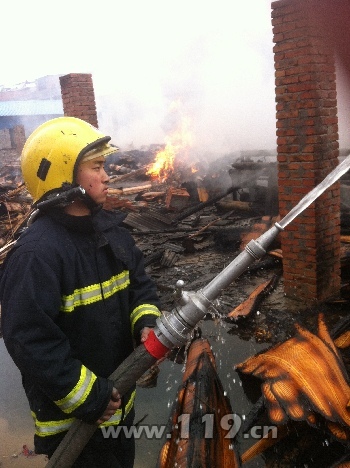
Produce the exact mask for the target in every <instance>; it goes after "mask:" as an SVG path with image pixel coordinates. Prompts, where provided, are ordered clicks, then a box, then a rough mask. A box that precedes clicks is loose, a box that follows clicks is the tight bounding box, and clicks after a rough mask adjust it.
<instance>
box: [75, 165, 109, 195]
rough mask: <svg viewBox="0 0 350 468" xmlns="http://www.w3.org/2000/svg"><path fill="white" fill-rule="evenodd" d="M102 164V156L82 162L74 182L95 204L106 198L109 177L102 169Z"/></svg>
mask: <svg viewBox="0 0 350 468" xmlns="http://www.w3.org/2000/svg"><path fill="white" fill-rule="evenodd" d="M104 164H105V159H104V157H98V158H96V159H92V160H90V161H86V162H82V163H81V164H79V166H78V171H77V176H76V182H77V183H78V184H79V185H81V186H82V187H83V188H84V189H85V190H86V193H87V194H88V195H90V197H91V198H92V199H93V200H94V202H95V203H97V204H101V203H102V204H103V203H104V202H105V201H106V198H107V186H108V182H109V177H108V175H107V173H106V171H105V169H104Z"/></svg>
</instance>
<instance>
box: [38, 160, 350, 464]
mask: <svg viewBox="0 0 350 468" xmlns="http://www.w3.org/2000/svg"><path fill="white" fill-rule="evenodd" d="M349 168H350V155H349V156H347V158H345V159H344V160H343V161H342V163H340V164H339V165H338V166H337V167H336V168H335V169H334V170H333V171H332V172H330V173H329V174H328V175H327V177H325V179H324V180H323V181H322V182H321V183H320V184H319V185H317V186H316V187H315V188H314V189H313V190H311V191H310V192H309V193H308V194H306V195H305V196H304V197H303V198H302V199H301V200H300V202H299V203H298V204H297V205H296V206H295V207H294V208H293V209H292V210H291V211H290V212H289V213H288V214H287V215H286V216H285V217H284V218H283V219H282V220H281V221H279V222H278V223H277V222H276V223H275V224H274V226H272V227H271V228H270V229H269V230H268V231H266V232H265V233H264V234H262V235H261V236H260V237H259V238H258V239H256V240H251V241H250V242H249V243H248V244H247V245H246V247H245V249H244V250H243V251H242V252H241V253H240V254H239V255H238V256H237V257H236V258H235V259H234V260H233V261H232V262H231V263H230V264H229V265H228V266H227V267H226V268H224V269H223V270H222V271H221V272H220V273H219V274H218V275H217V276H216V277H215V278H214V279H213V280H212V281H211V282H210V283H209V284H207V285H206V286H205V287H204V288H203V289H200V290H198V291H197V292H195V293H188V294H187V293H186V294H185V293H184V292H180V294H179V295H180V303H181V302H182V306H181V307H176V308H175V309H173V310H172V311H169V312H163V314H162V315H161V316H160V317H159V318H158V319H157V322H156V326H155V328H154V329H153V330H151V332H150V334H149V336H148V338H147V340H146V342H145V343H143V344H141V345H139V346H138V347H137V348H136V349H135V350H134V351H133V352H132V353H131V354H130V355H129V357H128V358H127V359H126V360H125V361H124V362H123V363H122V364H121V365H120V366H119V367H118V368H117V369H116V370H115V371H114V372H113V373H112V374H111V375H110V376H109V379H111V380H113V382H114V387H115V388H117V389H118V392H119V393H120V394H121V395H123V394H124V393H126V392H127V391H128V390H129V389H130V388H131V387H132V386H133V385H134V384H135V383H136V381H137V380H138V379H139V378H140V377H141V376H142V375H143V374H144V373H145V372H146V371H147V370H148V369H149V368H150V367H151V366H152V365H153V364H154V363H155V362H156V361H157V360H158V359H160V358H162V357H164V356H165V355H166V354H167V352H168V351H169V350H170V349H173V348H177V347H181V346H183V345H184V344H185V343H186V342H187V341H188V340H189V338H190V335H191V333H192V331H193V330H194V328H195V327H196V326H197V325H198V323H199V322H200V321H201V320H202V319H203V318H204V317H205V315H206V314H207V312H208V310H209V309H210V308H211V307H213V301H214V300H215V299H216V298H217V297H218V296H219V294H220V292H221V291H222V290H223V289H225V288H226V287H228V286H229V284H230V283H232V281H234V280H235V279H236V278H238V277H239V276H240V275H241V274H242V273H243V272H244V271H245V270H246V269H247V268H248V267H249V266H250V265H251V264H252V263H253V262H255V261H256V260H259V259H261V258H262V257H263V256H264V255H265V254H266V252H267V248H268V246H269V245H270V244H271V243H272V242H273V241H274V239H275V238H276V236H277V235H278V234H279V233H280V232H281V231H283V230H284V228H285V227H286V226H287V225H288V224H289V223H291V222H292V221H293V220H294V219H295V218H296V217H297V216H298V215H299V214H300V213H302V212H303V211H304V210H305V209H306V208H307V207H308V206H309V205H311V203H312V202H313V201H315V200H316V199H317V198H318V197H319V196H320V195H321V194H322V193H323V192H324V191H325V190H326V189H327V188H329V187H330V186H331V185H333V184H334V183H335V182H336V181H337V180H338V179H339V178H340V177H341V176H342V175H344V174H345V173H346V172H347V171H348V170H349ZM96 429H97V425H95V424H88V423H85V422H83V421H80V420H76V421H74V422H73V424H72V426H71V427H70V429H69V430H68V432H67V434H66V435H65V437H64V438H63V440H62V441H61V443H60V445H59V446H58V447H57V449H56V451H55V452H54V454H53V456H52V457H51V458H50V460H49V461H48V463H47V465H46V468H52V467H55V468H69V467H71V466H72V464H73V463H74V461H75V460H76V459H77V457H78V456H79V454H80V453H81V451H82V450H83V448H84V447H85V445H86V444H87V442H88V441H89V440H90V438H91V437H92V435H93V433H94V432H95V431H96Z"/></svg>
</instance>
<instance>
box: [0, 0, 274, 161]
mask: <svg viewBox="0 0 350 468" xmlns="http://www.w3.org/2000/svg"><path fill="white" fill-rule="evenodd" d="M1 16H2V25H1V29H0V41H1V44H3V46H2V59H1V70H0V84H5V85H13V84H16V83H19V82H23V81H25V80H28V81H31V80H35V79H37V78H40V77H42V76H46V75H52V74H68V73H91V74H92V79H93V83H94V89H95V97H96V105H97V111H98V120H99V127H100V128H101V130H102V131H105V132H106V133H108V134H110V135H111V136H112V140H113V142H114V143H115V144H117V145H118V146H120V147H121V148H122V149H127V148H132V147H134V148H139V147H141V146H142V145H149V144H162V143H164V142H165V140H166V138H167V137H168V136H169V134H171V133H172V132H174V131H175V130H176V129H177V128H178V127H179V125H180V121H183V120H184V119H185V120H186V125H187V127H186V128H187V131H188V132H189V133H190V134H191V145H192V147H193V151H199V152H205V153H206V154H207V155H210V154H213V155H216V154H222V153H230V152H233V151H241V150H253V149H268V150H270V149H271V150H272V151H275V148H276V119H275V112H276V110H275V90H274V62H273V45H274V44H273V36H272V25H271V1H269V0H250V1H247V2H244V1H237V0H215V2H214V1H208V0H207V1H205V0H199V1H197V0H177V1H170V0H147V1H146V0H123V1H120V0H114V1H112V0H100V1H99V2H93V3H92V2H87V1H86V0H84V1H82V0H74V1H72V0H69V1H68V0H60V1H59V2H50V1H47V0H45V1H43V0H31V2H28V1H25V0H17V1H16V2H7V4H6V6H3V7H2V15H1Z"/></svg>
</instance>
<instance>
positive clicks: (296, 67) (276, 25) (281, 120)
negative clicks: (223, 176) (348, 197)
mask: <svg viewBox="0 0 350 468" xmlns="http://www.w3.org/2000/svg"><path fill="white" fill-rule="evenodd" d="M307 5H308V2H307V1H306V2H305V0H304V1H298V0H279V1H278V2H273V3H272V26H273V34H274V43H275V46H274V60H275V77H276V78H275V85H276V103H277V105H276V111H277V112H276V117H277V158H278V177H279V208H280V214H281V216H282V217H283V216H284V215H286V214H287V213H288V212H289V211H290V210H291V209H292V208H293V207H294V206H295V205H296V204H297V203H298V201H299V200H300V199H301V198H302V197H303V196H304V195H305V194H306V193H307V192H309V191H310V190H311V189H312V188H313V187H315V186H316V185H318V184H319V183H320V182H321V181H322V180H323V179H324V177H325V176H326V175H327V174H328V173H329V172H330V171H331V170H332V169H333V168H334V167H335V166H336V165H337V164H338V159H337V158H338V155H339V148H338V118H337V101H336V82H335V65H334V59H333V49H331V47H330V42H329V41H328V40H327V37H326V36H325V35H324V34H323V31H322V28H320V27H318V25H317V24H316V23H315V22H313V21H311V16H310V15H309V14H310V13H312V9H310V10H309V9H308V7H307ZM281 238H282V250H283V271H284V287H285V293H286V295H287V296H289V297H293V298H295V299H300V300H303V301H304V302H307V303H311V302H313V301H315V302H320V301H322V300H325V299H327V298H329V297H330V296H332V295H334V294H337V293H338V292H339V289H340V187H339V183H336V184H334V185H333V186H332V187H331V188H330V189H329V190H327V191H326V192H325V193H324V194H323V195H322V196H321V197H319V198H318V199H317V200H316V202H314V203H313V204H312V205H311V206H310V207H309V208H308V209H307V210H305V211H304V212H303V213H302V214H301V215H299V216H298V217H297V218H296V219H295V220H294V221H293V222H292V223H291V224H290V225H289V226H288V227H287V228H286V229H285V232H284V233H283V234H282V236H281Z"/></svg>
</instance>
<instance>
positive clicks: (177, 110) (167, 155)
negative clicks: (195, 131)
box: [146, 101, 193, 181]
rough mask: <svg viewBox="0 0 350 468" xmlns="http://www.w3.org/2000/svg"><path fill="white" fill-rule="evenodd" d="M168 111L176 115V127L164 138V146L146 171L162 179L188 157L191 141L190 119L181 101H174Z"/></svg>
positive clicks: (169, 174)
mask: <svg viewBox="0 0 350 468" xmlns="http://www.w3.org/2000/svg"><path fill="white" fill-rule="evenodd" d="M170 111H171V113H173V114H174V115H175V117H176V120H177V128H176V130H175V131H173V132H172V133H171V134H170V135H168V136H167V137H166V138H165V148H164V149H163V150H161V151H159V152H158V153H157V154H156V156H155V160H154V162H153V163H152V164H151V165H150V167H149V168H148V170H147V173H146V174H148V175H150V176H151V177H154V178H159V179H162V180H163V181H164V180H166V179H167V178H168V177H170V176H171V174H172V173H173V172H174V170H175V167H176V166H178V165H179V164H180V163H181V162H184V161H185V160H186V159H187V158H188V150H189V148H190V147H191V146H192V142H193V138H192V134H191V131H190V127H191V121H190V118H189V117H187V116H185V115H184V111H183V109H182V104H181V102H180V101H174V102H173V103H172V104H171V106H170Z"/></svg>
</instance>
